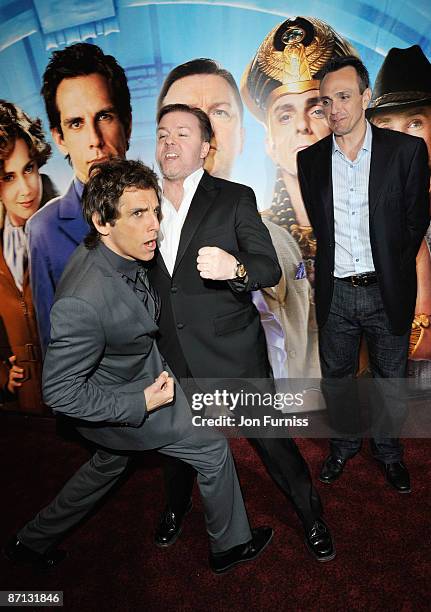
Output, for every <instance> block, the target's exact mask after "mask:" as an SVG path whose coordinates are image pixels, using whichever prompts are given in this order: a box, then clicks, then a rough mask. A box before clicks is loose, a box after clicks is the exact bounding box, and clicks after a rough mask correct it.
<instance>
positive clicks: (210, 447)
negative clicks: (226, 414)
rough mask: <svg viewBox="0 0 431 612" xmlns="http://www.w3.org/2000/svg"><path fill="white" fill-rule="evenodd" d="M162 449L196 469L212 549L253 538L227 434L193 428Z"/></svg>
mask: <svg viewBox="0 0 431 612" xmlns="http://www.w3.org/2000/svg"><path fill="white" fill-rule="evenodd" d="M159 452H161V453H163V454H166V455H170V456H172V457H176V458H177V459H181V461H184V462H186V463H187V464H188V465H190V466H193V468H194V470H196V471H197V473H198V477H197V479H198V486H199V490H200V493H201V495H202V501H203V504H204V508H205V520H206V526H207V531H208V536H209V539H210V546H211V550H212V552H215V553H216V552H223V551H226V550H228V549H229V548H232V547H233V546H238V545H239V544H244V543H245V542H248V541H249V540H251V537H252V536H251V531H250V525H249V522H248V518H247V513H246V510H245V507H244V501H243V498H242V493H241V488H240V486H239V482H238V477H237V474H236V470H235V464H234V462H233V459H232V455H231V452H230V449H229V444H228V442H227V440H226V439H225V438H224V437H222V436H221V435H220V434H219V433H218V432H216V431H214V432H212V433H211V432H205V433H204V432H200V431H193V433H192V434H191V435H190V436H188V437H187V438H185V439H184V440H179V441H178V442H175V443H173V444H169V445H168V446H165V447H163V448H160V449H159Z"/></svg>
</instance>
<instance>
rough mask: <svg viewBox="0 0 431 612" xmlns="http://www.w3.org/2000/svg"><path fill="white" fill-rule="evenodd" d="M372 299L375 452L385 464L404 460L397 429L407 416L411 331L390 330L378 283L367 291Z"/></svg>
mask: <svg viewBox="0 0 431 612" xmlns="http://www.w3.org/2000/svg"><path fill="white" fill-rule="evenodd" d="M367 297H368V301H369V305H368V309H367V317H366V319H365V320H364V323H363V327H364V333H365V338H366V341H367V345H368V353H369V359H370V368H371V372H372V374H373V379H374V380H373V383H374V388H372V389H371V393H372V396H371V398H370V401H371V406H372V417H373V421H374V424H375V426H374V429H375V432H376V433H375V437H374V441H373V443H372V445H371V446H372V449H373V454H374V457H375V458H376V459H378V460H379V461H382V462H383V463H396V462H398V461H401V460H402V455H403V449H402V445H401V444H400V441H399V439H398V432H399V431H400V429H401V427H402V424H403V422H404V419H405V416H406V401H405V393H404V391H405V389H404V385H403V382H404V379H405V376H406V369H407V358H408V347H409V336H410V330H408V331H407V332H406V333H405V334H403V335H395V334H393V333H392V332H391V331H390V326H389V320H388V317H387V315H386V313H385V311H384V308H383V303H382V299H381V295H380V291H379V289H378V286H377V285H373V286H372V287H369V288H368V290H367Z"/></svg>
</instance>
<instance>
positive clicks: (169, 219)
mask: <svg viewBox="0 0 431 612" xmlns="http://www.w3.org/2000/svg"><path fill="white" fill-rule="evenodd" d="M157 123H158V129H157V161H158V164H159V166H160V169H161V171H162V174H163V201H162V221H161V227H160V237H159V241H158V242H159V253H158V254H157V256H156V258H155V262H154V265H153V267H152V269H151V271H150V278H151V282H152V283H153V285H154V286H155V287H156V288H157V290H158V292H159V293H160V295H161V298H162V303H163V304H164V307H163V308H162V312H161V318H160V325H159V329H160V336H159V340H158V343H159V346H160V350H161V352H162V354H163V355H165V356H166V358H167V359H168V360H169V364H170V366H171V367H172V370H173V372H174V373H175V376H176V377H177V378H179V379H180V378H192V379H208V378H213V379H214V378H217V379H242V380H243V379H266V380H267V383H266V388H267V389H269V390H271V391H273V385H272V381H271V378H270V376H271V374H270V367H269V363H268V356H267V351H266V345H265V337H264V333H263V329H262V326H261V324H260V320H259V314H258V312H257V310H256V308H255V306H254V305H253V303H252V298H251V291H255V290H257V289H260V288H262V287H267V286H273V285H275V284H276V283H277V282H278V280H279V278H280V267H279V265H278V262H277V257H276V254H275V251H274V248H273V246H272V243H271V239H270V237H269V233H268V230H267V229H266V228H265V226H264V225H263V223H262V221H261V219H260V216H259V214H258V212H257V207H256V200H255V196H254V193H253V191H252V189H250V188H249V187H246V186H244V185H239V184H237V183H232V182H230V181H226V180H223V179H220V178H216V177H212V176H210V175H209V174H207V173H206V171H204V169H203V164H204V161H205V158H206V156H207V155H208V152H209V149H210V141H211V137H212V134H213V132H212V127H211V123H210V120H209V118H208V116H207V115H206V114H205V113H204V112H203V111H202V110H200V109H198V108H192V107H189V106H187V105H184V104H168V105H166V106H164V107H162V108H161V109H160V111H159V113H158V119H157ZM238 384H239V383H238ZM285 433H286V437H285V438H281V437H278V438H272V437H265V436H263V437H259V438H256V439H255V442H256V444H257V446H258V449H259V451H260V453H261V456H262V458H263V461H264V462H265V465H266V467H267V468H268V471H269V472H270V474H271V476H272V477H273V478H274V480H275V481H276V482H277V484H278V485H279V486H280V488H281V489H282V490H283V492H284V493H285V494H286V495H287V496H288V497H289V498H290V499H291V500H292V502H293V504H294V507H295V510H296V512H297V514H298V515H299V518H300V519H301V521H302V523H303V526H304V529H305V533H306V542H307V546H308V548H309V550H310V551H311V552H312V554H313V555H314V556H315V557H316V558H317V559H318V560H319V561H328V560H330V559H332V558H333V557H334V556H335V551H334V547H333V543H332V539H331V535H330V533H329V530H328V528H327V526H326V525H325V523H324V522H323V521H322V519H321V512H322V509H321V503H320V499H319V496H318V494H317V492H316V491H315V489H314V488H313V485H312V482H311V477H310V473H309V470H308V467H307V464H306V463H305V461H304V459H303V457H302V455H301V454H300V452H299V450H298V448H297V446H296V444H295V442H294V441H293V440H292V439H290V438H289V437H287V436H288V432H285ZM193 479H194V474H193V471H192V470H187V469H186V470H184V469H182V466H176V467H175V468H173V467H172V466H171V467H170V468H169V469H168V470H167V473H166V481H167V482H166V484H167V492H168V506H167V508H166V510H165V512H164V513H163V515H162V518H161V522H160V525H159V527H158V530H157V533H156V543H157V544H158V545H159V546H169V545H170V544H172V543H173V542H174V541H175V540H176V538H177V537H178V535H179V533H180V531H181V524H182V520H183V517H184V515H185V514H186V513H187V511H188V510H189V508H190V507H191V492H192V488H193Z"/></svg>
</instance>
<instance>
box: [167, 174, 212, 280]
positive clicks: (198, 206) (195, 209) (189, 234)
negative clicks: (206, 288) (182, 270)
mask: <svg viewBox="0 0 431 612" xmlns="http://www.w3.org/2000/svg"><path fill="white" fill-rule="evenodd" d="M218 191H219V187H217V185H216V184H215V181H214V179H213V178H212V177H211V176H209V174H207V173H206V172H204V174H203V176H202V178H201V180H200V181H199V185H198V188H197V189H196V193H195V195H194V196H193V200H192V202H191V204H190V208H189V212H188V213H187V217H186V220H185V221H184V225H183V229H182V230H181V237H180V243H179V245H178V252H177V258H176V260H175V266H174V271H173V274H172V276H174V275H175V272H176V271H177V268H178V266H179V265H180V263H181V260H182V258H183V257H184V254H185V252H186V250H187V247H188V246H189V244H190V241H191V239H192V238H193V236H194V234H195V233H196V231H197V229H198V227H199V225H200V224H201V222H202V221H203V219H204V217H205V215H206V214H207V212H208V210H209V209H210V207H211V205H212V203H213V201H214V199H215V197H216V195H217V193H218Z"/></svg>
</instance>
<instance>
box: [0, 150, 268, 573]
mask: <svg viewBox="0 0 431 612" xmlns="http://www.w3.org/2000/svg"><path fill="white" fill-rule="evenodd" d="M159 198H160V196H159V189H158V184H157V177H156V175H155V174H154V172H153V171H152V170H150V169H149V168H147V167H146V166H144V165H143V164H142V163H140V162H132V161H126V160H120V159H117V160H115V161H108V162H106V163H105V164H100V165H99V166H97V167H96V168H95V169H94V170H93V171H92V174H91V177H90V180H89V183H88V184H87V185H86V188H85V190H84V194H83V209H84V214H85V217H86V220H87V222H88V224H89V226H90V228H91V229H90V234H89V235H88V236H87V238H86V241H85V243H86V244H85V245H84V244H82V245H80V246H79V247H78V249H76V251H75V252H74V254H73V255H72V257H71V259H70V261H69V263H68V265H67V267H66V269H65V272H64V274H63V276H62V278H61V281H60V284H59V286H58V289H57V292H56V299H55V303H54V306H53V308H52V311H51V342H50V344H49V346H48V351H47V354H46V359H45V364H44V371H43V390H44V399H45V401H46V402H47V404H48V405H50V406H52V408H53V409H54V410H55V412H56V413H61V414H65V415H67V416H68V417H72V419H73V420H74V422H75V423H76V424H77V428H78V431H79V432H80V433H81V434H82V435H83V436H84V437H85V438H86V439H87V440H90V441H91V442H93V443H94V444H95V445H96V451H95V454H94V455H93V457H92V458H91V459H90V461H89V462H88V463H86V464H85V465H83V466H82V467H81V468H80V469H79V470H78V472H77V473H76V474H75V475H74V476H73V477H72V478H71V479H70V480H69V481H68V482H67V483H66V485H65V486H64V487H63V489H62V490H61V492H60V493H59V494H58V496H57V497H56V498H55V499H54V500H53V501H52V502H51V503H50V504H49V505H48V506H47V507H46V508H44V509H43V510H41V511H40V512H39V513H38V514H37V516H36V517H35V518H34V519H33V520H32V521H30V522H29V523H27V525H25V526H24V527H23V529H21V530H20V532H19V533H18V535H17V537H15V538H13V540H12V541H11V542H10V543H9V544H8V546H7V547H6V554H7V556H8V557H9V558H10V559H12V560H14V561H22V562H26V561H27V562H30V563H35V564H37V565H39V566H44V567H50V566H53V565H55V564H56V563H57V562H58V561H60V560H61V558H62V555H61V554H60V553H59V551H55V550H54V551H53V550H52V549H53V547H54V546H55V545H56V543H57V541H58V540H59V539H60V538H61V537H62V536H63V535H64V534H65V533H66V532H67V531H68V530H69V529H70V528H71V527H72V526H74V525H76V524H77V523H78V522H79V520H81V519H82V518H83V517H84V516H85V515H86V514H87V513H88V512H89V511H90V510H91V509H92V508H93V507H94V505H95V504H96V502H97V501H99V500H100V499H101V498H102V496H103V495H104V494H106V493H107V491H109V490H110V489H111V488H112V486H113V485H114V484H115V483H116V482H117V481H118V479H119V478H120V476H121V475H122V474H123V472H124V470H125V468H126V466H127V461H128V456H127V453H128V452H130V451H141V450H146V449H157V450H158V451H159V452H161V453H164V454H166V455H170V456H173V457H177V458H179V459H181V460H182V461H185V462H190V463H191V464H192V465H193V466H194V468H195V469H196V470H197V471H198V473H199V476H198V483H199V487H200V489H201V493H202V498H203V503H204V508H205V518H206V525H207V531H208V534H209V538H210V549H211V552H210V566H211V568H212V569H213V571H215V572H216V573H220V572H224V571H226V570H227V569H229V568H230V567H232V566H233V565H235V564H237V563H240V562H243V561H249V560H251V559H253V558H255V557H256V556H257V555H258V554H259V553H260V552H261V551H262V550H263V549H264V548H265V546H266V545H267V544H268V543H269V541H270V540H271V538H272V529H271V528H269V527H261V528H258V529H254V530H252V531H251V530H250V526H249V523H248V519H247V514H246V511H245V508H244V503H243V500H242V494H241V490H240V487H239V483H238V479H237V476H236V471H235V467H234V464H233V460H232V457H231V454H230V451H229V446H228V444H227V441H226V439H225V438H223V437H222V436H221V435H220V434H218V433H217V432H208V431H205V432H204V431H200V430H199V429H198V428H196V427H194V426H193V423H192V417H191V411H190V408H189V406H188V403H187V400H186V398H185V395H184V393H183V391H182V389H181V388H180V387H179V385H178V384H176V383H175V380H174V378H173V375H172V372H171V371H170V370H169V366H168V365H167V364H166V362H165V360H164V359H163V358H162V356H161V354H160V353H159V350H158V347H157V344H156V341H155V336H156V333H157V329H158V328H157V320H158V315H159V312H160V302H159V298H158V296H157V294H156V293H155V292H154V290H153V289H152V287H151V286H150V284H149V282H148V277H147V272H146V268H145V265H144V264H145V263H146V262H148V261H150V260H151V259H152V258H153V256H154V252H155V250H156V239H157V233H158V230H159V220H158V216H159V210H160V202H159ZM174 393H175V399H174Z"/></svg>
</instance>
